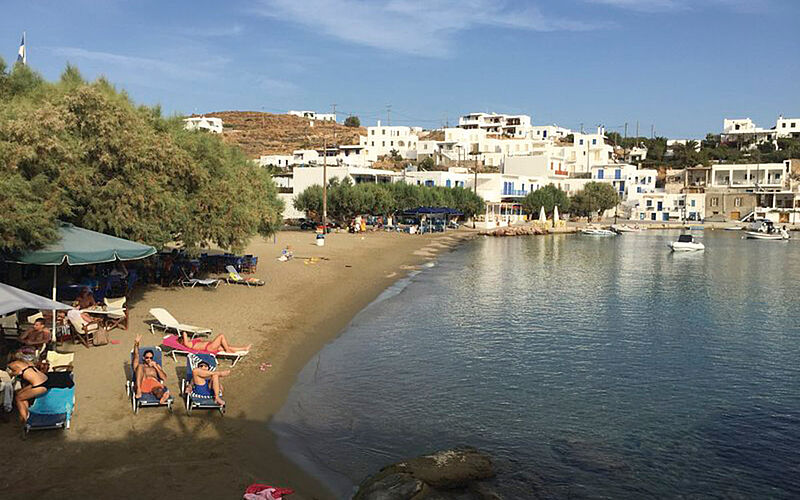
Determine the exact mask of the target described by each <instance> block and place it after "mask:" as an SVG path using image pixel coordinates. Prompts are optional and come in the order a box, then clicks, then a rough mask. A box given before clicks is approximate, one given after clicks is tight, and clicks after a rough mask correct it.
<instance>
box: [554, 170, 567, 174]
mask: <svg viewBox="0 0 800 500" xmlns="http://www.w3.org/2000/svg"><path fill="white" fill-rule="evenodd" d="M555 174H556V175H569V172H567V171H566V170H556V172H555Z"/></svg>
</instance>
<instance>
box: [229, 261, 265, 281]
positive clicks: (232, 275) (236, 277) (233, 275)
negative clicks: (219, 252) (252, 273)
mask: <svg viewBox="0 0 800 500" xmlns="http://www.w3.org/2000/svg"><path fill="white" fill-rule="evenodd" d="M225 270H226V271H228V277H227V278H225V280H226V281H227V282H228V283H236V284H239V285H247V286H264V280H260V279H258V278H252V277H251V278H245V277H244V276H242V275H241V274H239V271H237V270H236V268H235V267H233V266H232V265H229V266H227V267H226V268H225Z"/></svg>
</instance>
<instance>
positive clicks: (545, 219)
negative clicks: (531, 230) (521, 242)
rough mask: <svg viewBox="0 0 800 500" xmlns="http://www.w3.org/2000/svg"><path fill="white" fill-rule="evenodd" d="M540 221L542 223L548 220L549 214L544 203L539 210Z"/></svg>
mask: <svg viewBox="0 0 800 500" xmlns="http://www.w3.org/2000/svg"><path fill="white" fill-rule="evenodd" d="M539 222H541V223H542V224H544V223H546V222H547V214H545V213H544V205H542V208H541V209H540V210H539Z"/></svg>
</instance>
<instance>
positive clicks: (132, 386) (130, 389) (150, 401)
mask: <svg viewBox="0 0 800 500" xmlns="http://www.w3.org/2000/svg"><path fill="white" fill-rule="evenodd" d="M145 351H153V360H154V361H155V362H156V363H158V366H160V367H161V368H164V364H163V363H162V360H163V358H164V356H163V354H162V352H161V348H160V347H157V346H156V347H140V348H139V352H138V353H136V354H137V355H138V356H139V363H140V364H142V363H144V353H145ZM133 356H134V352H133V349H131V377H130V378H129V379H128V380H126V381H125V392H126V393H127V394H128V397H129V398H131V409H133V413H134V414H136V413H138V412H139V408H142V407H145V406H166V407H167V410H169V412H170V413H172V404H173V403H174V402H175V398H174V397H172V393H171V392H170V395H169V399H167V402H166V403H162V402H161V400H160V399H159V398H157V397H155V396H153V395H152V394H151V393H149V392H147V393H142V397H140V398H137V397H136V372H134V371H133Z"/></svg>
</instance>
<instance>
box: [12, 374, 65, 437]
mask: <svg viewBox="0 0 800 500" xmlns="http://www.w3.org/2000/svg"><path fill="white" fill-rule="evenodd" d="M47 376H48V377H69V380H70V382H72V387H68V388H63V389H61V388H55V387H54V388H52V389H50V390H48V391H47V392H46V393H45V394H44V395H43V396H39V397H38V398H36V399H34V400H33V404H32V405H31V407H30V414H29V415H28V419H27V420H26V421H25V425H24V426H23V428H22V437H23V439H24V438H26V437H27V436H28V433H29V432H30V431H40V430H46V429H69V424H70V420H72V412H73V410H74V409H75V385H74V378H73V376H72V373H68V372H50V373H48V374H47Z"/></svg>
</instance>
